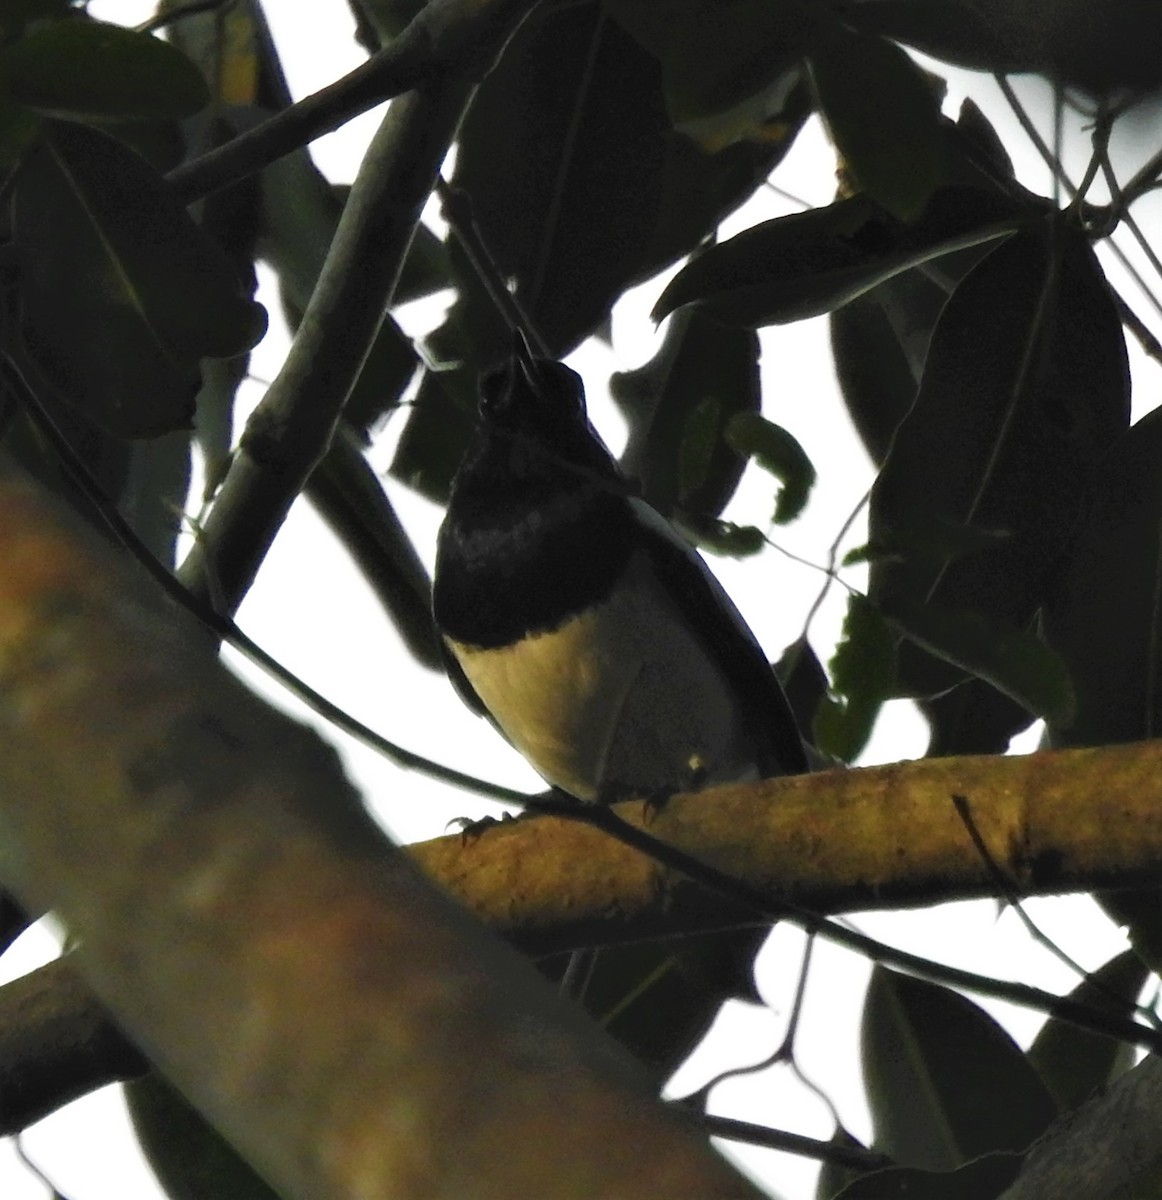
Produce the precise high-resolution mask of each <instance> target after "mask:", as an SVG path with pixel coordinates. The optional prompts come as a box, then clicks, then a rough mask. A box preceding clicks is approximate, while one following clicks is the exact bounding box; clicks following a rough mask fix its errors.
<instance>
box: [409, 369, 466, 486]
mask: <svg viewBox="0 0 1162 1200" xmlns="http://www.w3.org/2000/svg"><path fill="white" fill-rule="evenodd" d="M475 413H476V372H475V371H474V370H471V369H467V370H465V369H459V370H455V371H440V372H433V371H427V372H425V373H424V378H423V381H422V382H421V383H420V389H419V391H418V392H417V393H416V398H415V401H414V403H413V404H412V409H411V412H410V414H409V415H408V423H407V426H406V427H405V429H404V431H403V435H402V436H401V437H400V440H399V445H398V446H397V447H396V451H395V457H394V458H393V459H392V462H391V473H392V475H393V476H394V477H395V478H396V479H398V480H400V481H401V482H403V483H406V484H407V485H408V486H409V487H411V488H414V489H415V490H416V491H417V492H419V493H420V495H421V496H426V497H427V498H428V499H429V500H434V501H436V502H437V503H442V502H444V501H446V500H447V498H448V488H449V486H450V485H451V482H452V476H453V475H455V473H456V468H457V467H458V466H459V465H460V458H461V456H462V455H463V453H464V447H465V446H466V445H467V444H468V437H469V434H470V433H471V432H472V430H473V428H475V425H476V416H475Z"/></svg>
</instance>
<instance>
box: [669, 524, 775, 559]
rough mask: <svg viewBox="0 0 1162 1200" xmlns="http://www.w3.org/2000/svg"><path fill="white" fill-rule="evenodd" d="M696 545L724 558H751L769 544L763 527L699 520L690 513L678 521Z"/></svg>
mask: <svg viewBox="0 0 1162 1200" xmlns="http://www.w3.org/2000/svg"><path fill="white" fill-rule="evenodd" d="M678 524H679V525H681V527H682V529H683V531H684V532H686V533H688V534H689V535H690V537H691V539H692V540H693V541H694V543H695V545H697V546H698V547H699V549H702V550H708V551H709V552H710V553H711V554H719V555H722V556H723V557H724V558H750V557H751V555H753V554H758V553H759V552H760V551H762V550H763V549H764V548H765V547H766V544H767V539H766V537H765V535H764V534H763V531H762V530H761V529H758V528H756V527H755V526H754V525H736V524H735V523H734V522H733V521H720V520H710V519H704V520H699V519H695V518H693V517H691V516H690V515H689V514H685V515H683V517H682V519H681V520H680V521H679V522H678Z"/></svg>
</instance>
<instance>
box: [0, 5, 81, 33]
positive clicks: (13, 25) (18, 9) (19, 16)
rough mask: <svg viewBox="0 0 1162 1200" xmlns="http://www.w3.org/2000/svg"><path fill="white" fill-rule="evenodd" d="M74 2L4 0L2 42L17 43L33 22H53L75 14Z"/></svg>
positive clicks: (0, 21)
mask: <svg viewBox="0 0 1162 1200" xmlns="http://www.w3.org/2000/svg"><path fill="white" fill-rule="evenodd" d="M75 12H76V10H75V9H74V8H73V4H72V0H4V7H3V8H0V41H3V42H8V41H15V39H16V36H17V34H19V33H20V32H21V31H22V30H23V29H24V27H25V25H27V24H28V23H29V22H31V21H42V20H49V21H53V20H56V19H57V18H59V17H66V16H68V15H69V14H70V13H75Z"/></svg>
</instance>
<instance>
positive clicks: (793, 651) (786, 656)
mask: <svg viewBox="0 0 1162 1200" xmlns="http://www.w3.org/2000/svg"><path fill="white" fill-rule="evenodd" d="M775 674H776V675H777V676H778V677H779V682H780V683H781V684H782V685H783V691H784V692H785V693H786V695H787V703H788V704H790V706H791V711H792V712H793V713H794V714H795V719H796V721H798V723H799V728H800V729H811V728H812V726H813V725H814V722H815V713H816V712H817V710H818V708H819V705H820V704H821V703H822V701H823V698H824V697H825V696H826V695H827V688H828V680H827V672H826V671H825V670H824V669H823V664H822V663H821V662H820V661H819V656H818V655H817V654H816V653H815V651H814V649H813V648H812V646H811V643H810V642H809V641H807V639H806V638H805V637H799V638H796V639H795V641H793V642H791V644H790V645H789V646H787V648H786V649H785V650H784V651H783V653H782V655H780V657H779V661H778V662H777V663H775Z"/></svg>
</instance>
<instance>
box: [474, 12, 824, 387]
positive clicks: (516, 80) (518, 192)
mask: <svg viewBox="0 0 1162 1200" xmlns="http://www.w3.org/2000/svg"><path fill="white" fill-rule="evenodd" d="M661 75H662V72H661V67H660V65H659V63H658V61H657V60H656V59H655V58H654V57H653V56H652V55H650V54H649V53H648V52H647V51H646V50H644V49H642V47H641V46H640V45H639V44H638V43H637V42H636V41H634V39H633V38H631V37H630V36H629V35H628V34H627V33H625V32H624V30H623V29H622V28H621V27H620V26H619V25H618V24H617V23H616V22H614V21H612V20H611V19H610V18H609V17H607V16H606V15H605V12H604V10H603V9H602V8H601V7H600V6H599V5H596V4H594V5H588V4H583V5H571V6H566V7H563V8H562V7H552V6H541V8H539V9H538V10H537V11H536V12H534V13H533V14H532V15H531V16H530V17H529V19H528V20H526V21H525V22H524V24H523V25H522V26H521V28H520V29H519V30H518V31H517V33H516V35H515V36H514V37H513V39H512V40H511V41H510V42H509V44H508V46H507V48H506V49H505V52H504V55H503V57H502V58H501V61H500V63H499V64H498V66H497V67H496V69H495V70H493V71H492V73H491V74H490V75H489V76H488V78H487V79H485V81H484V82H483V83H482V84H481V86H480V88H479V89H478V91H477V93H476V96H475V99H474V100H473V102H472V106H471V109H470V110H469V112H468V115H467V117H466V118H465V122H464V126H463V129H462V131H461V137H460V144H459V152H458V155H457V160H456V173H455V183H456V185H457V186H458V187H460V188H462V189H463V190H464V191H465V192H466V193H467V194H468V195H469V196H471V198H472V205H473V212H474V215H475V220H476V224H477V227H478V229H479V231H480V236H481V238H482V240H483V242H484V245H485V246H486V247H487V249H488V251H489V253H490V255H491V256H492V258H493V259H494V260H495V262H496V265H497V267H498V269H499V271H500V272H501V274H502V275H503V276H505V277H507V278H511V279H514V280H515V281H516V294H517V296H518V298H519V299H520V301H521V302H522V304H523V305H524V307H525V309H526V311H527V312H528V314H529V316H530V318H531V321H532V324H533V326H534V327H535V328H536V329H537V331H538V332H539V333H540V335H541V336H542V338H543V339H544V341H545V343H546V345H547V347H548V349H549V350H550V352H551V353H552V354H554V355H558V356H559V355H562V354H564V353H566V352H568V351H569V350H570V349H572V348H573V347H574V346H575V345H577V344H578V343H579V342H580V341H581V340H582V339H583V338H584V337H586V336H587V335H588V334H589V333H591V332H592V331H593V330H594V329H596V328H597V327H598V326H599V325H600V324H601V322H602V321H603V320H604V319H605V317H606V315H607V313H608V312H609V309H610V307H611V305H612V303H613V301H614V299H616V298H617V297H618V296H620V295H621V293H622V292H623V291H624V290H625V288H626V287H627V286H628V285H629V284H631V283H634V282H637V281H639V280H642V279H645V278H648V277H650V276H651V275H653V274H655V273H656V272H657V271H658V270H659V269H660V268H661V267H662V266H664V265H665V264H666V263H669V262H672V261H673V260H674V259H675V258H677V257H678V256H679V255H681V254H684V253H688V252H689V251H690V250H692V249H693V248H694V246H696V245H697V244H698V243H699V242H700V241H701V240H702V239H703V238H704V237H705V236H706V235H707V234H708V233H709V232H710V231H711V230H713V229H714V228H715V226H716V225H717V223H718V222H719V220H720V219H721V218H722V216H723V215H724V214H725V213H727V212H730V211H731V210H732V209H734V208H735V207H736V206H737V205H738V204H739V203H741V201H742V200H744V199H745V198H746V197H747V196H749V195H750V194H751V193H752V192H753V191H754V189H755V188H756V187H757V186H758V184H759V182H760V181H761V180H762V179H763V178H765V176H766V175H767V174H768V173H769V171H770V170H771V168H772V167H773V165H774V163H775V162H776V161H777V160H778V158H780V157H781V156H782V154H783V153H785V150H786V147H787V145H789V142H790V140H791V138H792V137H793V134H794V132H795V131H797V130H798V128H799V126H800V125H801V123H802V120H803V119H804V118H805V116H806V104H805V97H804V96H803V95H802V93H801V92H800V93H797V94H796V96H795V98H794V104H795V105H796V107H795V108H794V111H793V113H792V114H791V115H790V116H789V117H787V118H786V119H787V130H786V133H785V136H784V137H783V138H782V139H781V140H776V141H774V142H773V143H771V142H767V143H764V144H762V145H758V144H750V143H747V144H740V145H737V146H732V147H729V148H728V149H726V150H724V151H722V152H721V153H719V154H715V155H709V154H706V153H704V152H703V151H702V150H700V149H699V148H698V147H697V146H695V145H694V144H693V143H692V142H690V141H689V140H688V139H686V138H682V137H676V136H675V135H674V133H673V130H672V128H671V127H670V121H669V117H668V114H667V112H666V108H665V103H664V100H663V96H662V82H661ZM788 103H789V104H790V103H791V100H788ZM467 302H470V303H473V304H478V305H483V306H484V307H485V308H486V309H487V310H488V311H485V312H483V313H480V314H473V315H472V316H471V318H470V320H469V321H468V325H469V326H470V327H471V328H472V330H473V337H474V340H475V343H476V347H477V353H478V355H479V358H478V359H477V360H475V365H476V366H477V368H479V367H481V366H484V365H487V364H488V363H489V362H492V361H495V360H496V359H498V358H499V357H501V356H502V355H503V354H504V353H505V352H506V351H507V347H508V340H509V339H508V334H507V330H506V329H505V328H504V326H503V324H502V323H501V322H498V321H496V319H495V315H494V314H493V313H492V312H491V306H490V305H488V304H487V302H485V301H479V300H476V299H474V298H470V299H469V301H467Z"/></svg>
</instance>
